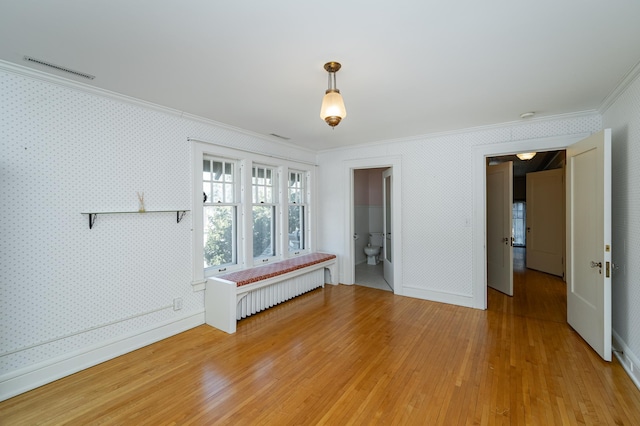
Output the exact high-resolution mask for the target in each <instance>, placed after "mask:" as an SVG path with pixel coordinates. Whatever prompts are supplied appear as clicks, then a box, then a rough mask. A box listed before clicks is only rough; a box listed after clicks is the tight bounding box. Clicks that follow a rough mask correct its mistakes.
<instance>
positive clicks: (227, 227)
mask: <svg viewBox="0 0 640 426" xmlns="http://www.w3.org/2000/svg"><path fill="white" fill-rule="evenodd" d="M235 209H236V208H235V207H233V206H210V207H209V206H208V207H205V208H204V266H205V268H207V267H210V266H218V265H227V264H231V263H236V252H235V244H234V241H235V216H236V213H235Z"/></svg>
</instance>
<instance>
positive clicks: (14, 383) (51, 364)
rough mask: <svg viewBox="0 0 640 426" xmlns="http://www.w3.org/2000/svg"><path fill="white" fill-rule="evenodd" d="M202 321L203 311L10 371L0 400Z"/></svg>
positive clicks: (1, 380)
mask: <svg viewBox="0 0 640 426" xmlns="http://www.w3.org/2000/svg"><path fill="white" fill-rule="evenodd" d="M204 323H205V316H204V310H202V311H197V312H192V313H190V314H188V315H187V316H185V317H182V318H179V319H171V320H169V321H165V322H164V323H160V324H157V325H153V326H152V327H151V328H149V329H146V330H142V331H138V332H134V333H130V334H128V335H125V336H121V337H118V338H116V339H113V340H110V341H106V342H102V343H99V344H97V345H94V346H90V347H86V348H84V349H81V350H78V351H75V352H71V353H68V354H65V355H62V356H60V357H57V358H53V359H50V360H47V361H44V362H41V363H39V364H35V365H32V366H29V367H25V368H22V369H20V370H16V371H12V372H10V373H7V374H5V375H3V376H2V377H0V401H4V400H5V399H9V398H11V397H14V396H16V395H19V394H21V393H23V392H27V391H29V390H32V389H35V388H37V387H39V386H42V385H45V384H47V383H51V382H53V381H54V380H58V379H60V378H62V377H66V376H69V375H71V374H74V373H77V372H78V371H81V370H84V369H86V368H89V367H93V366H94V365H98V364H100V363H102V362H105V361H108V360H110V359H113V358H116V357H118V356H120V355H124V354H126V353H128V352H132V351H134V350H136V349H140V348H142V347H145V346H148V345H150V344H152V343H155V342H158V341H160V340H162V339H166V338H167V337H171V336H174V335H176V334H179V333H182V332H183V331H186V330H189V329H191V328H194V327H197V326H199V325H202V324H204Z"/></svg>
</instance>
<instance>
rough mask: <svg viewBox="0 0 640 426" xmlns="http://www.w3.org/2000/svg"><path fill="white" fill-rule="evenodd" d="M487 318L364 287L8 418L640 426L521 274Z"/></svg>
mask: <svg viewBox="0 0 640 426" xmlns="http://www.w3.org/2000/svg"><path fill="white" fill-rule="evenodd" d="M514 288H515V290H514V291H515V296H514V297H513V298H509V297H507V296H503V295H502V294H500V293H497V292H494V291H490V292H489V309H488V310H487V311H479V310H474V309H467V308H461V307H456V306H451V305H445V304H440V303H434V302H427V301H422V300H417V299H411V298H406V297H399V296H394V295H393V294H392V293H390V292H386V291H381V290H375V289H370V288H365V287H360V286H331V285H328V286H327V287H326V288H325V289H324V290H322V289H320V290H315V291H313V292H311V293H307V294H306V295H303V296H300V297H299V298H297V299H294V300H293V301H290V302H287V303H284V304H282V305H279V306H277V307H275V308H272V309H270V310H268V311H265V312H263V313H261V314H258V315H255V316H253V317H250V318H247V319H245V320H242V321H241V322H239V324H238V332H237V333H236V334H235V335H227V334H225V333H223V332H221V331H218V330H215V329H213V328H211V327H208V326H206V325H203V326H200V327H197V328H195V329H192V330H189V331H187V332H185V333H182V334H179V335H177V336H174V337H171V338H169V339H166V340H163V341H161V342H158V343H156V344H154V345H151V346H148V347H145V348H143V349H140V350H138V351H135V352H132V353H130V354H127V355H124V356H121V357H119V358H117V359H114V360H111V361H108V362H105V363H103V364H100V365H98V366H96V367H93V368H90V369H88V370H85V371H82V372H80V373H77V374H75V375H73V376H70V377H66V378H63V379H61V380H58V381H56V382H54V383H51V384H49V385H46V386H43V387H41V388H38V389H35V390H33V391H31V392H28V393H26V394H23V395H20V396H17V397H15V398H12V399H10V400H7V401H5V402H2V403H0V424H2V425H23V424H81V425H86V424H118V425H126V424H135V425H138V424H149V425H160V424H194V425H198V424H206V425H210V424H277V425H285V424H295V425H303V424H376V423H378V424H417V425H427V424H428V425H432V424H443V425H457V424H504V425H508V424H511V425H519V424H534V425H556V424H626V425H638V424H640V391H639V390H638V389H637V388H636V387H635V386H634V385H633V383H632V382H631V380H630V379H629V377H628V376H627V375H626V373H625V372H624V371H623V369H622V367H621V366H620V365H619V364H618V362H617V361H615V360H614V362H612V363H606V362H604V361H601V360H600V358H599V357H598V356H597V355H596V354H595V353H594V352H593V351H592V350H591V349H590V348H589V347H588V346H587V345H586V344H585V343H584V342H583V341H582V339H581V338H580V337H579V336H578V335H577V334H576V333H575V332H574V331H572V330H571V328H570V327H568V326H567V324H566V321H565V307H564V303H565V301H564V299H565V296H564V283H563V282H562V281H561V280H560V279H557V278H554V277H551V276H548V275H546V274H542V273H539V272H535V271H524V272H523V271H518V270H517V269H516V279H515V283H514Z"/></svg>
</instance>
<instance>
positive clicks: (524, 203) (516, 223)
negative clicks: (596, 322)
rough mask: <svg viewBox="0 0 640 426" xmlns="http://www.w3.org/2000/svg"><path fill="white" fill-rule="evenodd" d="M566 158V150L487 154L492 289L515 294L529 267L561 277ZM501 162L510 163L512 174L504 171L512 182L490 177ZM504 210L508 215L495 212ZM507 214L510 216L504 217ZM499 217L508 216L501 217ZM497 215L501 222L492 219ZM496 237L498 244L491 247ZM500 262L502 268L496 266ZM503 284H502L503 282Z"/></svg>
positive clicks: (562, 273)
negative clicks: (501, 182) (520, 153)
mask: <svg viewBox="0 0 640 426" xmlns="http://www.w3.org/2000/svg"><path fill="white" fill-rule="evenodd" d="M565 159H566V152H565V150H552V151H544V152H537V153H534V154H533V157H523V158H520V156H517V155H501V156H494V157H488V158H487V184H486V192H487V236H486V237H487V284H488V286H489V287H492V288H494V289H496V290H498V291H501V292H503V293H505V294H507V295H509V296H517V292H516V291H515V288H514V282H515V281H516V276H518V278H519V279H520V281H522V279H523V277H524V276H526V272H527V269H531V270H536V271H539V272H543V273H547V274H551V275H555V276H559V277H560V278H561V279H563V277H564V259H565V257H566V256H565V238H564V235H565V231H564V224H565V222H566V217H565V209H564V168H565V162H566V160H565ZM502 166H505V167H508V169H509V174H506V173H503V174H502V175H504V177H507V176H509V175H510V177H508V178H509V179H510V182H508V183H507V184H502V185H500V186H496V185H495V184H494V183H493V181H494V180H495V179H494V178H493V177H492V178H491V179H490V178H489V176H495V175H496V171H498V170H500V169H499V168H500V167H502ZM501 179H502V178H501ZM497 188H501V189H500V190H501V191H502V189H506V190H507V193H505V194H502V195H501V196H500V197H498V196H497V195H494V192H496V191H497V190H498V189H497ZM496 200H497V202H498V203H499V204H500V205H499V206H498V207H497V208H496V206H493V204H495V202H496ZM501 211H504V212H506V213H504V214H503V215H499V214H496V212H497V213H500V212H501ZM507 215H509V216H510V217H506V216H507ZM501 216H505V217H504V218H503V219H500V217H501ZM496 218H497V219H496ZM498 219H500V222H501V223H500V224H499V225H500V226H497V225H496V224H494V223H493V222H495V221H496V220H498ZM494 234H495V235H494ZM509 234H510V235H509ZM493 241H496V242H497V243H496V244H493V245H492V244H491V243H492V242H493ZM500 242H501V243H500ZM494 246H495V247H494ZM491 247H494V249H491ZM496 250H497V252H496V253H493V252H494V251H496ZM503 252H505V253H506V254H504V253H503ZM507 263H509V264H507ZM502 264H504V266H501V267H500V268H497V267H496V265H498V266H500V265H502ZM498 269H499V270H498ZM501 271H502V272H504V274H502V273H500V272H501ZM523 274H525V275H523ZM503 275H504V276H503ZM503 282H504V285H502V284H501V283H503Z"/></svg>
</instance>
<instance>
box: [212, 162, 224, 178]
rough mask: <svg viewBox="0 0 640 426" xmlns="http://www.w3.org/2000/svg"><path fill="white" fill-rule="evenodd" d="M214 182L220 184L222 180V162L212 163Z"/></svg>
mask: <svg viewBox="0 0 640 426" xmlns="http://www.w3.org/2000/svg"><path fill="white" fill-rule="evenodd" d="M211 165H212V170H211V171H212V172H213V180H215V181H217V182H220V181H221V180H222V179H221V178H222V163H221V162H220V161H212V164H211Z"/></svg>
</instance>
